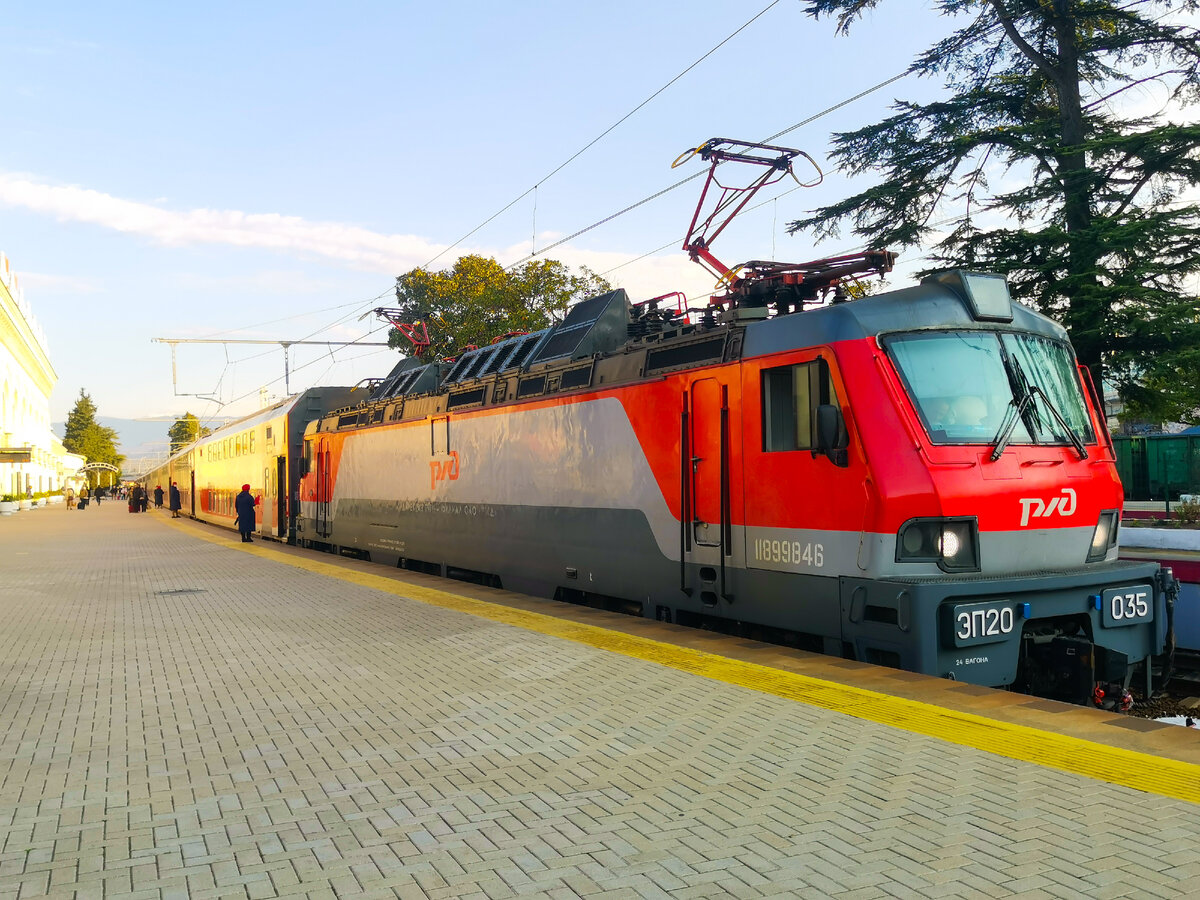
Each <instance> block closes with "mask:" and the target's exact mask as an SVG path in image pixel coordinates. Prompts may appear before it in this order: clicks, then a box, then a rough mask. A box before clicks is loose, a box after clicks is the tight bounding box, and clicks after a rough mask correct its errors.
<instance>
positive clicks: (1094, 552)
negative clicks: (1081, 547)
mask: <svg viewBox="0 0 1200 900" xmlns="http://www.w3.org/2000/svg"><path fill="white" fill-rule="evenodd" d="M1117 521H1118V519H1117V511H1116V510H1115V509H1106V510H1105V511H1104V512H1102V513H1100V521H1098V522H1097V523H1096V530H1095V531H1093V532H1092V545H1091V546H1090V547H1089V548H1088V555H1087V561H1088V562H1098V561H1099V560H1102V559H1104V557H1105V556H1107V555H1108V551H1109V549H1110V548H1112V547H1115V546H1116V545H1117Z"/></svg>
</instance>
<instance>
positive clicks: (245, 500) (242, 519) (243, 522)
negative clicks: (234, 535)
mask: <svg viewBox="0 0 1200 900" xmlns="http://www.w3.org/2000/svg"><path fill="white" fill-rule="evenodd" d="M233 508H234V509H235V510H236V511H237V527H238V531H240V532H241V533H242V543H243V544H253V543H254V538H252V537H250V532H252V531H254V498H253V497H252V496H250V485H248V484H243V485H242V492H241V493H240V494H238V495H237V498H236V499H235V500H234V501H233Z"/></svg>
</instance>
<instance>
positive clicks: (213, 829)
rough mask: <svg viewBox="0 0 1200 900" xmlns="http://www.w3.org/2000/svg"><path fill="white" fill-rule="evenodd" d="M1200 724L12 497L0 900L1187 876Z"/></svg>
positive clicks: (1138, 891) (0, 729) (885, 892)
mask: <svg viewBox="0 0 1200 900" xmlns="http://www.w3.org/2000/svg"><path fill="white" fill-rule="evenodd" d="M1198 847H1200V732H1194V731H1189V730H1187V729H1183V728H1178V727H1173V726H1165V725H1160V724H1158V723H1155V722H1150V721H1145V720H1138V719H1133V718H1130V717H1126V716H1119V715H1113V714H1111V713H1103V712H1100V711H1097V710H1090V709H1083V708H1078V707H1072V706H1067V705H1064V704H1059V703H1053V702H1050V701H1044V700H1036V699H1032V698H1029V697H1024V696H1019V695H1014V694H1009V693H1006V692H1003V691H993V690H989V689H984V688H978V687H972V686H970V685H965V684H956V683H953V682H947V681H942V680H938V679H932V678H927V677H924V676H919V675H914V674H911V673H904V672H898V671H895V670H888V669H881V668H876V667H872V666H867V665H864V664H859V663H854V662H850V661H845V660H836V659H831V658H828V657H821V656H816V655H811V654H805V653H801V652H795V651H789V650H786V649H783V648H779V647H773V646H769V645H764V644H758V643H755V642H752V641H746V640H742V639H738V638H730V637H727V636H722V635H714V634H709V633H705V632H698V631H691V630H688V629H683V628H679V627H677V626H671V625H665V624H661V623H656V622H652V621H645V620H638V619H630V618H628V617H624V616H619V615H615V614H609V613H604V612H599V611H595V610H591V609H585V608H580V607H573V606H566V605H562V604H554V603H551V602H547V601H541V600H536V599H532V598H528V597H522V596H520V595H516V594H512V593H508V592H505V591H500V590H494V589H489V588H483V587H476V586H473V585H467V584H460V583H457V582H452V581H445V580H442V579H437V578H432V577H429V576H423V575H419V574H414V573H409V572H401V571H396V570H391V569H387V568H384V567H381V566H373V565H371V564H369V563H363V562H359V561H355V560H349V559H340V558H336V557H331V556H325V555H321V554H315V553H310V552H308V551H303V550H300V549H297V548H293V547H287V546H284V545H280V544H276V543H270V542H264V541H261V540H260V541H256V542H255V543H254V544H241V543H240V542H239V541H238V539H237V535H236V534H235V533H230V532H225V531H222V530H220V529H216V528H212V527H209V526H206V525H202V524H199V523H196V522H192V521H190V520H186V519H183V520H172V519H171V518H170V517H169V514H168V513H166V512H165V511H163V512H155V511H151V512H149V513H146V514H140V515H130V514H128V513H127V512H126V508H125V505H124V504H120V503H104V504H103V505H101V506H100V507H99V508H94V507H93V508H89V509H87V510H82V511H80V510H74V511H68V510H66V509H65V508H63V507H62V506H58V507H49V508H46V509H41V510H34V511H24V512H21V513H19V514H18V515H16V516H12V517H2V518H0V900H15V898H26V897H38V896H49V897H64V898H65V897H81V898H82V897H115V896H121V897H126V896H127V897H147V898H150V897H153V898H160V897H161V898H166V897H302V896H307V897H343V896H369V897H392V896H398V897H404V898H409V897H411V898H425V897H428V898H450V897H455V898H457V897H472V898H506V897H547V898H569V897H605V898H656V897H680V898H698V897H767V896H774V897H845V898H875V897H1079V896H1089V897H1122V896H1130V897H1134V896H1136V897H1177V896H1186V895H1189V894H1194V893H1197V892H1200V851H1198V849H1197V848H1198Z"/></svg>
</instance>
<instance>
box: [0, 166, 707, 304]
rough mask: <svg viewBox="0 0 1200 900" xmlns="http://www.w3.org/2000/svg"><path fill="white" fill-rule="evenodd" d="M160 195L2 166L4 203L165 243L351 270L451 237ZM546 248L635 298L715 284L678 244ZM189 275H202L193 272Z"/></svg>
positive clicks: (497, 251) (419, 252) (295, 284)
mask: <svg viewBox="0 0 1200 900" xmlns="http://www.w3.org/2000/svg"><path fill="white" fill-rule="evenodd" d="M161 202H162V198H158V199H156V200H155V201H154V202H153V203H143V202H139V201H135V200H124V199H122V198H120V197H114V196H112V195H111V194H105V193H103V192H101V191H96V190H92V189H89V188H84V187H79V186H77V185H55V184H49V183H47V182H45V181H42V180H39V179H38V178H37V177H35V176H31V175H26V174H18V173H2V172H0V204H3V205H8V206H16V207H22V208H24V209H28V210H31V211H33V212H36V213H40V214H43V215H49V216H54V217H56V218H57V219H58V220H60V221H67V222H83V223H87V224H91V225H98V226H100V227H103V228H110V229H113V230H115V231H119V232H122V233H125V234H131V235H137V236H140V237H143V238H146V239H148V240H150V241H153V242H155V243H159V244H164V245H167V246H188V245H194V244H223V245H227V246H234V247H246V248H258V249H268V250H276V251H279V252H281V253H284V254H291V255H294V256H300V257H305V258H312V257H324V258H327V259H331V260H335V261H337V262H339V263H342V264H343V265H346V266H349V267H350V268H354V269H358V270H362V271H370V272H382V273H386V274H388V275H395V274H397V273H399V272H405V271H407V270H409V269H411V268H413V267H415V266H420V265H424V264H425V263H426V262H428V261H429V260H430V259H431V258H433V257H434V256H437V255H438V254H439V252H440V251H442V250H444V249H445V248H446V245H445V244H436V243H433V242H432V241H429V240H427V239H425V238H423V237H419V236H416V235H401V234H381V233H379V232H375V231H371V230H369V229H366V228H359V227H356V226H353V225H346V224H343V223H338V222H312V221H308V220H306V219H303V218H300V217H298V216H285V215H280V214H278V213H246V212H242V211H239V210H214V209H194V210H190V211H182V212H181V211H176V210H170V209H164V208H162V207H161V205H157V204H161ZM558 237H560V235H558V234H555V233H552V232H545V233H543V234H540V235H539V236H538V246H547V245H549V244H550V243H552V242H553V241H554V240H555V239H557V238H558ZM529 250H530V242H528V241H525V242H524V243H519V244H514V245H512V246H509V247H503V248H494V247H493V248H486V247H465V246H463V247H455V248H453V249H452V250H449V251H448V252H446V253H444V254H442V255H441V256H440V257H439V258H438V260H437V261H436V262H435V263H434V267H435V268H440V267H444V266H449V265H452V263H453V260H454V259H455V258H456V257H458V256H461V255H463V254H467V253H479V254H482V255H484V256H492V257H494V258H495V259H497V260H498V261H499V262H500V263H501V264H502V265H510V264H512V263H514V262H516V261H517V260H520V259H523V258H524V257H525V256H527V255H528V253H529ZM547 255H548V256H549V257H550V258H552V259H558V260H561V261H562V262H564V263H566V264H567V265H569V266H572V267H578V266H581V265H586V266H587V267H588V268H589V269H591V270H592V271H594V272H597V273H600V274H606V273H607V275H606V277H607V278H608V279H609V280H610V281H611V282H613V284H615V285H617V286H620V287H625V288H626V289H627V290H628V291H629V292H630V294H631V295H632V297H633V299H634V300H640V299H646V298H649V297H652V296H656V295H659V294H665V293H667V292H669V291H683V292H685V293H686V294H687V295H688V296H689V297H690V298H692V302H693V304H702V303H703V302H704V298H705V297H706V296H707V295H708V293H709V292H711V291H713V290H714V288H715V282H716V279H715V277H714V276H712V275H710V274H709V273H707V272H706V271H705V270H703V269H702V268H701V267H699V266H697V265H696V264H695V263H693V262H691V261H690V260H689V259H688V258H687V256H686V255H685V254H684V253H682V252H681V251H680V250H679V249H677V248H672V249H669V250H665V251H663V252H662V253H661V254H655V255H652V256H647V257H645V258H644V259H638V260H637V261H636V262H628V261H629V260H630V259H631V258H632V257H634V256H636V254H629V253H620V252H613V251H603V250H585V249H579V248H575V247H572V246H571V245H569V244H567V245H563V246H562V247H556V248H554V249H553V250H551V251H550V253H549V254H547ZM618 266H619V267H620V268H617V267H618ZM44 277H45V278H47V279H48V278H51V277H52V276H44ZM192 280H194V281H197V282H200V281H203V280H204V279H201V278H199V276H196V277H195V278H194V279H192ZM221 281H223V282H225V283H224V284H217V283H216V281H215V280H214V282H213V283H212V284H211V285H210V286H211V287H213V288H219V287H222V286H232V285H233V284H234V283H237V284H238V285H239V286H241V287H245V286H247V285H249V286H252V287H255V288H258V289H260V290H264V291H269V292H278V291H281V290H282V291H296V292H300V291H303V292H308V291H312V290H313V288H314V283H312V282H307V280H306V279H305V278H304V276H302V275H299V274H297V273H291V272H284V271H265V272H260V273H258V274H257V275H253V276H248V277H247V278H230V279H222V280H221ZM43 283H45V282H43Z"/></svg>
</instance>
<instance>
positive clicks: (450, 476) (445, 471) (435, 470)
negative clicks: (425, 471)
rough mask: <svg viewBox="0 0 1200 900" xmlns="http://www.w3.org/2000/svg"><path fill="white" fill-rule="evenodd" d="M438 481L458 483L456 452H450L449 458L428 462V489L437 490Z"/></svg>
mask: <svg viewBox="0 0 1200 900" xmlns="http://www.w3.org/2000/svg"><path fill="white" fill-rule="evenodd" d="M439 481H458V451H457V450H451V451H450V458H449V459H445V460H437V459H431V460H430V461H429V489H430V490H431V491H434V490H437V486H438V482H439Z"/></svg>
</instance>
